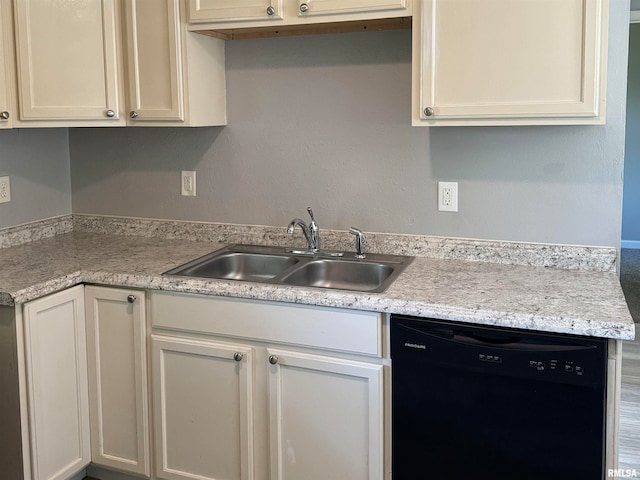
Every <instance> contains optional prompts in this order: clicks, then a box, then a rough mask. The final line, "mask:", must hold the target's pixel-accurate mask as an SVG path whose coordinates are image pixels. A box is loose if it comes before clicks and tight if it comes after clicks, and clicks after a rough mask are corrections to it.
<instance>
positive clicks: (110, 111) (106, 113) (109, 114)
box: [105, 110, 116, 118]
mask: <svg viewBox="0 0 640 480" xmlns="http://www.w3.org/2000/svg"><path fill="white" fill-rule="evenodd" d="M105 115H106V116H107V117H109V118H113V117H115V116H116V112H114V111H113V110H107V111H106V112H105Z"/></svg>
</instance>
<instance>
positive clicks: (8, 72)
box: [0, 0, 15, 129]
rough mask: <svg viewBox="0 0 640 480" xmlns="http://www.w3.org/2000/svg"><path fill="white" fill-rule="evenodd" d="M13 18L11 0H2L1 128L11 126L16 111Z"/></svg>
mask: <svg viewBox="0 0 640 480" xmlns="http://www.w3.org/2000/svg"><path fill="white" fill-rule="evenodd" d="M11 19H12V15H11V2H10V0H0V129H1V128H11V126H12V116H13V115H14V113H15V108H14V105H15V94H14V92H15V89H14V83H15V82H14V80H13V79H14V66H15V57H14V55H13V25H12V23H11Z"/></svg>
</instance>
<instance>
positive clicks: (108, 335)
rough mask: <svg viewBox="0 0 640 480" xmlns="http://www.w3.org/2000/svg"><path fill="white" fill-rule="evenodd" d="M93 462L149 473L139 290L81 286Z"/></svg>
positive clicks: (142, 305) (142, 300)
mask: <svg viewBox="0 0 640 480" xmlns="http://www.w3.org/2000/svg"><path fill="white" fill-rule="evenodd" d="M85 307H86V321H87V351H88V365H89V399H90V402H89V403H90V419H91V457H92V462H93V463H94V464H96V465H101V466H105V467H109V468H114V469H118V470H121V471H124V472H128V473H134V474H138V475H143V476H147V477H148V476H149V475H150V465H149V426H148V407H147V405H148V397H147V359H146V348H145V342H146V333H145V332H146V326H145V297H144V292H142V291H137V290H125V289H117V288H105V287H96V286H87V287H86V288H85Z"/></svg>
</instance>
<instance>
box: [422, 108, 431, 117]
mask: <svg viewBox="0 0 640 480" xmlns="http://www.w3.org/2000/svg"><path fill="white" fill-rule="evenodd" d="M424 115H425V116H426V117H433V108H431V107H427V108H425V109H424Z"/></svg>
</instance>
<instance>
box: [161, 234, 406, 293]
mask: <svg viewBox="0 0 640 480" xmlns="http://www.w3.org/2000/svg"><path fill="white" fill-rule="evenodd" d="M412 260H413V257H406V256H400V255H380V254H368V255H367V258H365V259H357V258H355V254H354V253H349V252H323V251H320V252H313V253H312V252H305V251H298V250H289V249H286V248H284V247H264V246H257V245H230V246H228V247H225V248H223V249H220V250H217V251H215V252H213V253H210V254H208V255H205V256H204V257H201V258H198V259H195V260H193V261H191V262H189V263H186V264H184V265H181V266H179V267H177V268H174V269H172V270H169V271H168V272H165V273H164V274H163V275H175V276H184V277H195V278H212V279H227V280H240V281H246V282H261V283H270V284H278V285H296V286H302V287H316V288H328V289H340V290H352V291H359V292H371V293H378V292H382V291H384V290H386V289H387V287H388V286H389V285H390V284H391V283H392V282H393V281H394V280H395V279H396V278H397V276H398V275H400V273H401V272H402V271H403V270H404V269H405V268H406V266H407V265H408V264H409V263H411V261H412Z"/></svg>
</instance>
